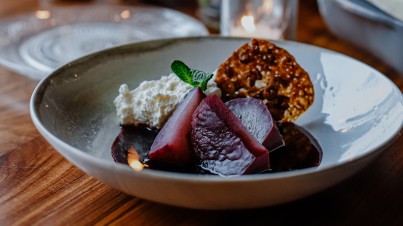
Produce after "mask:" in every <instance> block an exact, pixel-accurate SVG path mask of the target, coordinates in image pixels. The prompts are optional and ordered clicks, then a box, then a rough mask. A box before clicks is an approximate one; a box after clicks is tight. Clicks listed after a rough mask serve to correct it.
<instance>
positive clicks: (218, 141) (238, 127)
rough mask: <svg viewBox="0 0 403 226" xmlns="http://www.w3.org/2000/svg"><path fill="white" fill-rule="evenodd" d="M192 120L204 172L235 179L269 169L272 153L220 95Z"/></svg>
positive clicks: (201, 107) (210, 99) (203, 105)
mask: <svg viewBox="0 0 403 226" xmlns="http://www.w3.org/2000/svg"><path fill="white" fill-rule="evenodd" d="M192 118H193V119H192V123H191V142H192V145H193V149H194V151H195V154H196V155H197V156H198V157H199V160H200V166H201V168H203V169H204V170H207V171H210V172H211V173H214V174H219V175H222V176H232V175H241V174H249V173H258V172H261V171H264V170H267V169H269V167H270V166H269V151H268V150H267V149H266V148H265V147H264V146H263V145H262V144H260V143H259V142H258V141H257V140H256V139H255V138H254V137H253V136H252V135H251V134H250V133H249V132H248V130H247V129H246V128H245V127H244V126H243V125H242V123H241V122H240V121H239V119H238V118H237V117H236V116H235V115H234V114H233V113H232V112H231V110H230V109H228V107H227V106H225V104H224V102H222V100H221V99H220V98H219V97H218V96H217V95H211V96H208V97H206V98H205V99H204V100H203V101H202V102H201V103H200V105H199V107H197V109H196V110H195V112H194V113H193V117H192Z"/></svg>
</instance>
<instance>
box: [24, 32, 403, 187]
mask: <svg viewBox="0 0 403 226" xmlns="http://www.w3.org/2000/svg"><path fill="white" fill-rule="evenodd" d="M197 39H217V40H218V39H219V40H226V39H230V40H237V39H238V40H245V41H249V40H250V39H248V38H242V37H222V36H216V35H210V36H195V37H179V38H167V39H158V40H149V41H143V42H135V43H130V44H124V45H119V46H115V47H112V48H108V49H105V50H101V51H98V52H95V53H92V54H88V55H86V56H83V57H80V58H78V59H76V60H73V61H71V62H69V63H67V64H64V65H62V66H60V67H59V68H58V69H56V70H55V71H54V72H52V73H50V74H49V75H47V76H46V77H44V78H43V79H42V80H41V81H40V82H39V83H38V84H37V86H36V87H35V89H34V91H33V93H32V95H31V99H30V107H29V108H30V115H31V119H32V121H33V123H34V125H35V127H36V128H37V130H38V131H39V132H40V134H41V135H42V136H43V137H45V139H46V140H47V141H48V142H49V143H50V141H49V140H48V139H50V140H52V141H53V142H56V143H57V144H58V146H60V147H63V149H64V150H67V151H68V152H69V154H72V155H74V156H75V157H76V158H79V159H82V160H83V161H85V162H88V163H90V164H91V165H94V166H97V167H99V168H103V169H105V170H114V171H118V172H120V173H123V174H126V175H129V176H133V177H136V176H139V177H151V178H159V179H165V180H175V181H187V182H193V183H228V182H234V183H238V182H259V181H266V180H279V179H285V178H294V177H299V176H306V175H310V174H317V173H322V172H325V171H332V170H337V169H338V168H341V167H344V166H345V165H348V164H354V163H357V162H358V161H362V160H364V159H366V158H370V157H372V156H373V155H377V154H379V153H380V152H382V151H383V150H385V149H386V147H387V146H388V145H390V144H391V143H393V141H394V140H395V139H398V137H399V136H398V134H399V131H401V130H402V128H403V122H401V123H400V126H399V128H398V129H396V131H393V135H392V136H390V137H388V138H387V139H386V140H385V141H384V142H382V143H380V144H378V145H377V146H374V147H372V148H370V149H369V150H367V151H365V153H361V154H359V155H357V156H355V157H354V158H352V159H349V160H348V161H340V162H334V163H331V164H329V165H327V166H323V167H320V166H319V167H312V168H306V169H300V170H294V171H286V172H276V173H269V174H249V175H241V176H232V177H220V176H216V175H195V174H188V173H177V172H168V171H160V170H143V171H140V172H136V171H134V170H132V169H131V168H130V167H129V166H127V165H125V164H122V163H115V162H113V161H109V160H106V159H102V158H100V157H96V156H93V155H91V154H89V153H86V152H84V151H81V150H79V149H78V148H75V147H73V146H71V145H69V144H68V143H66V142H64V141H62V140H61V139H59V138H57V137H56V136H55V135H53V134H52V133H51V132H50V131H49V130H47V129H46V128H45V126H44V125H43V124H42V123H41V120H40V119H39V116H38V112H39V109H38V107H39V104H38V105H35V103H40V101H38V99H39V98H41V97H42V96H43V93H44V92H45V90H46V88H47V86H48V85H49V83H50V80H51V79H52V78H53V77H56V76H57V75H58V74H60V73H61V72H62V71H63V70H64V69H65V68H66V67H69V66H71V65H74V64H76V63H77V62H80V61H82V60H86V59H88V58H90V57H95V56H98V55H103V54H105V53H108V52H110V51H119V49H120V48H131V47H133V46H139V45H144V44H147V43H152V42H172V41H175V42H178V41H179V42H184V41H195V40H197ZM270 41H272V42H274V43H279V42H288V43H293V44H296V45H302V46H304V47H308V48H316V49H319V50H321V51H326V52H330V53H333V54H339V55H342V56H344V57H347V58H348V59H349V60H353V61H355V62H356V63H360V64H363V65H365V66H367V67H369V68H370V69H371V70H373V71H376V72H377V73H378V74H379V76H382V77H383V78H384V79H386V80H387V81H388V82H389V83H390V85H391V86H392V87H393V89H394V90H399V89H398V87H397V86H396V84H394V83H393V82H392V81H391V80H390V79H389V78H388V77H387V76H385V75H384V74H383V73H381V72H379V71H378V70H376V69H375V68H373V67H371V66H370V65H367V64H364V63H363V62H361V61H358V60H356V59H354V58H352V57H350V56H347V55H345V54H342V53H339V52H336V51H333V50H329V49H325V48H322V47H318V46H314V45H310V44H306V43H301V42H296V41H289V40H280V41H273V40H270ZM400 100H401V102H402V103H403V95H401V98H400ZM52 146H53V145H52ZM53 148H54V149H55V150H56V151H57V152H58V153H60V154H61V155H62V156H65V154H64V153H63V152H62V151H61V150H58V149H57V148H55V147H54V146H53ZM72 164H74V165H76V164H75V163H72ZM76 166H77V167H78V168H81V167H80V166H78V165H76Z"/></svg>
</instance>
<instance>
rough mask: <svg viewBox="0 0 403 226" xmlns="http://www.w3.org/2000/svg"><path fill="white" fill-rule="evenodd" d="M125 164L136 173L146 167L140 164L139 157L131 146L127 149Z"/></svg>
mask: <svg viewBox="0 0 403 226" xmlns="http://www.w3.org/2000/svg"><path fill="white" fill-rule="evenodd" d="M127 163H128V164H129V166H130V167H131V168H132V169H133V170H134V171H137V172H139V171H141V170H143V169H144V167H147V165H145V164H143V163H142V162H140V156H139V154H138V153H137V151H136V149H135V148H134V147H133V146H131V147H130V148H129V151H128V153H127Z"/></svg>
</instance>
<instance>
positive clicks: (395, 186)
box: [0, 0, 403, 225]
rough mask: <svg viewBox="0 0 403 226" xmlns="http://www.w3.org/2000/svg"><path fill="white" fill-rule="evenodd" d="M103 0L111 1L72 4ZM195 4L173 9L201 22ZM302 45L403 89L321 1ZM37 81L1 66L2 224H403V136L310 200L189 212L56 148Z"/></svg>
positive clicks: (4, 7) (30, 6) (26, 6)
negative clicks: (345, 59)
mask: <svg viewBox="0 0 403 226" xmlns="http://www.w3.org/2000/svg"><path fill="white" fill-rule="evenodd" d="M97 2H102V3H105V2H106V0H104V1H95V0H94V1H85V3H79V1H75V3H71V4H97ZM110 2H111V4H123V3H124V4H132V5H135V4H138V3H137V2H136V1H117V0H116V1H110ZM181 2H182V1H181ZM63 4H70V3H66V2H65V3H63ZM195 6H196V4H185V5H180V6H179V5H175V4H170V5H169V7H174V8H175V9H178V10H181V11H184V12H186V13H188V14H190V15H192V16H195V17H197V13H196V7H195ZM37 7H38V1H37V0H1V2H0V19H3V18H5V17H7V16H12V15H15V14H19V13H24V12H30V11H33V10H35V9H37ZM0 41H1V40H0ZM298 41H300V42H304V43H310V44H313V45H317V46H321V47H324V48H328V49H332V50H335V51H338V52H341V53H344V54H346V55H349V56H352V57H354V58H357V59H358V60H360V61H363V62H364V63H367V64H369V65H371V66H373V67H375V68H377V69H378V70H380V71H381V72H383V73H384V74H385V75H387V76H389V78H390V79H391V80H393V81H394V82H395V83H396V84H397V85H398V86H399V88H400V89H401V90H402V89H403V75H402V74H398V73H397V72H396V71H394V70H393V69H391V68H390V67H388V66H387V65H386V64H385V63H383V62H382V60H381V59H377V58H376V57H374V56H372V55H371V54H369V53H368V52H366V51H364V50H362V49H359V48H356V47H354V46H352V45H350V44H349V43H347V42H345V41H343V40H341V39H339V38H337V37H335V36H334V35H332V34H331V33H330V32H329V31H328V29H327V28H326V25H325V23H324V22H323V20H322V19H321V17H320V15H319V13H318V9H317V6H316V2H315V1H314V0H306V1H300V13H299V28H298ZM402 63H403V62H402ZM36 84H37V81H34V80H30V79H28V78H26V77H24V76H22V75H19V74H17V73H14V72H11V71H9V70H7V69H6V68H4V67H0V225H108V224H112V225H403V150H402V149H403V139H402V136H401V133H400V134H399V135H398V137H397V138H396V139H395V141H394V142H393V143H392V144H391V145H390V146H389V147H388V148H387V150H386V151H385V152H384V153H383V154H382V155H381V156H380V157H379V158H377V159H376V161H374V162H373V163H371V164H370V165H369V166H368V167H366V168H365V169H364V170H362V171H360V172H359V173H358V174H356V175H355V176H353V177H352V178H350V179H348V180H346V181H344V182H342V183H340V184H338V185H337V186H334V187H332V188H330V189H327V190H325V191H323V192H321V193H318V194H315V195H313V196H310V197H308V198H305V199H302V200H298V201H295V202H292V203H288V204H285V205H280V206H275V207H268V208H261V209H252V210H237V211H199V210H191V209H183V208H177V207H172V206H166V205H161V204H158V203H153V202H149V201H145V200H142V199H138V198H136V197H133V196H129V195H126V194H124V193H121V192H119V191H117V190H114V189H112V188H110V187H108V186H107V185H104V184H102V183H100V182H99V181H97V180H95V179H94V178H92V177H90V176H88V175H86V174H85V173H83V172H82V171H80V170H79V169H78V168H76V167H74V166H73V165H72V164H70V163H69V162H68V161H67V160H65V159H64V158H63V157H62V156H61V155H59V154H58V153H57V152H56V151H55V150H53V148H52V147H51V146H50V145H49V144H48V143H47V142H46V141H45V140H44V139H43V138H42V137H41V136H40V134H39V133H38V132H37V130H36V129H35V127H34V125H33V124H32V122H31V118H30V115H29V99H30V96H31V93H32V91H33V90H34V88H35V86H36Z"/></svg>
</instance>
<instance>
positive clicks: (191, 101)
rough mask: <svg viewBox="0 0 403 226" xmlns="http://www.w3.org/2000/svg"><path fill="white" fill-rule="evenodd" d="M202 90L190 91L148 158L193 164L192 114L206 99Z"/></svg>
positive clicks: (158, 137) (166, 125)
mask: <svg viewBox="0 0 403 226" xmlns="http://www.w3.org/2000/svg"><path fill="white" fill-rule="evenodd" d="M204 96H205V95H204V93H203V92H202V90H201V89H200V88H194V89H192V90H190V91H189V93H188V94H187V96H186V97H185V98H184V99H183V100H182V102H181V103H179V105H178V106H177V108H176V109H175V111H174V113H173V114H172V116H171V117H170V118H169V119H168V121H167V122H166V123H165V125H164V127H162V129H161V131H160V132H159V133H158V135H157V137H156V138H155V140H154V142H153V144H152V146H151V149H150V152H149V154H148V158H149V159H150V160H156V161H160V162H167V163H172V164H178V165H188V164H192V163H193V154H192V153H193V152H192V150H191V146H190V143H189V133H190V123H191V121H192V114H193V112H194V111H195V109H196V108H197V106H198V105H199V104H200V102H201V101H202V100H203V98H204Z"/></svg>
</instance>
